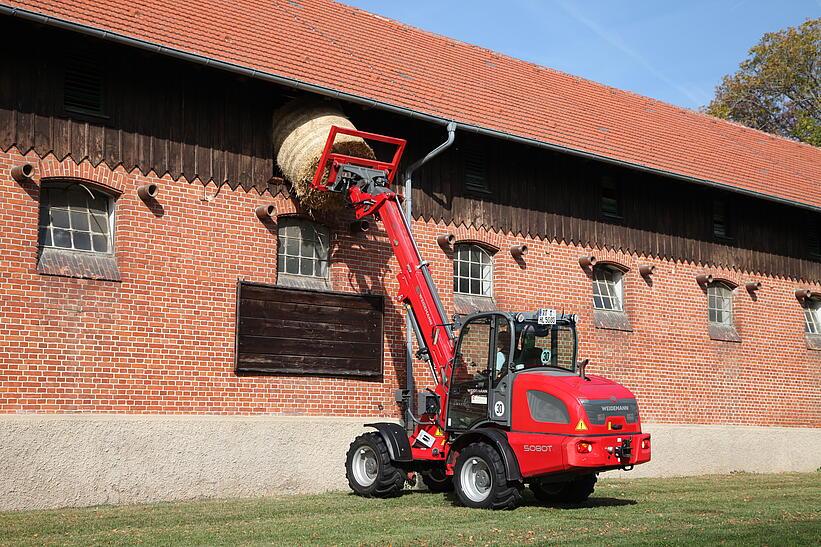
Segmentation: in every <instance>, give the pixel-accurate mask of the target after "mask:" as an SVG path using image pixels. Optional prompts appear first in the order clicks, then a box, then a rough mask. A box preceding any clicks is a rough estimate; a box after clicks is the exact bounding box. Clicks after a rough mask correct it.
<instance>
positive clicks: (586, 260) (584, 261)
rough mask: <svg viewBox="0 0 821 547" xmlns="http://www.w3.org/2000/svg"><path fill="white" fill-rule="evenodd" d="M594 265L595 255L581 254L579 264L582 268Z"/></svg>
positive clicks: (585, 268)
mask: <svg viewBox="0 0 821 547" xmlns="http://www.w3.org/2000/svg"><path fill="white" fill-rule="evenodd" d="M595 265H596V257H595V256H593V255H590V256H582V257H580V258H579V266H581V267H582V269H583V270H587V269H590V268H592V267H593V266H595Z"/></svg>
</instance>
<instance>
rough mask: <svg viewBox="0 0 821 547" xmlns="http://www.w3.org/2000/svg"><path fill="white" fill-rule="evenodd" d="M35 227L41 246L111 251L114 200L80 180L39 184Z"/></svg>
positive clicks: (84, 250) (72, 249) (105, 252)
mask: <svg viewBox="0 0 821 547" xmlns="http://www.w3.org/2000/svg"><path fill="white" fill-rule="evenodd" d="M39 227H40V234H39V238H40V245H41V246H42V247H44V248H55V249H65V250H71V251H82V252H92V253H101V254H111V253H113V252H114V240H113V237H112V234H113V233H114V199H113V197H112V196H110V195H108V194H105V193H103V192H101V191H99V190H96V189H94V188H90V187H88V186H86V185H84V184H80V183H75V182H68V181H66V182H47V183H43V185H42V187H41V188H40V221H39Z"/></svg>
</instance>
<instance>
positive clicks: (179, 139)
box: [0, 18, 281, 192]
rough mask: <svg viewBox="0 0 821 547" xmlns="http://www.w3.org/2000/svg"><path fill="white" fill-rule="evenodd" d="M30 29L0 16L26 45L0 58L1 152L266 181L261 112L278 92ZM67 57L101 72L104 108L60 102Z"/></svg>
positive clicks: (268, 163) (258, 184)
mask: <svg viewBox="0 0 821 547" xmlns="http://www.w3.org/2000/svg"><path fill="white" fill-rule="evenodd" d="M31 30H32V29H31V28H30V25H29V24H27V23H21V22H20V21H19V20H11V19H8V18H3V19H0V32H1V33H2V35H3V36H4V37H5V38H6V40H7V41H8V42H9V43H16V44H25V51H26V53H25V55H23V54H20V53H16V52H15V53H10V54H9V55H7V56H6V58H5V59H4V62H3V63H0V148H2V150H4V151H6V150H8V149H9V148H11V147H12V146H16V147H17V149H18V150H20V152H22V153H24V154H26V153H28V152H30V151H31V150H34V151H35V152H36V153H37V155H38V156H40V157H45V156H47V155H49V154H54V155H55V156H56V157H57V158H58V159H60V160H62V159H64V158H66V157H69V156H70V157H71V158H72V159H73V160H74V161H75V162H78V163H79V162H81V161H83V160H89V161H90V162H91V163H92V164H93V165H95V166H96V165H98V164H100V163H101V162H105V163H106V165H108V166H109V167H111V168H115V167H117V166H119V165H122V166H123V167H124V168H125V169H126V170H127V171H131V170H133V169H135V168H137V169H139V170H140V171H141V172H142V173H143V174H146V173H148V172H149V171H154V172H155V173H157V174H158V175H160V176H162V175H165V174H166V173H167V174H169V175H171V177H173V178H174V179H177V178H179V177H185V178H186V179H187V180H195V179H199V180H200V181H203V182H209V181H214V182H216V183H223V182H226V183H228V184H229V185H230V186H231V188H236V187H237V186H238V185H242V187H243V188H244V189H245V190H250V189H251V188H256V189H257V190H258V191H260V192H262V191H265V190H266V189H268V188H269V184H270V183H271V182H272V177H273V176H274V165H273V156H272V133H271V116H272V113H273V109H274V108H275V106H276V105H277V100H281V97H280V95H278V94H276V93H272V92H271V91H272V90H271V89H270V87H268V86H266V85H264V84H262V83H261V82H257V81H253V80H243V79H240V78H236V77H232V76H229V75H225V74H222V73H220V72H217V71H213V70H207V69H200V68H197V67H195V66H192V65H185V64H183V63H180V62H175V61H171V60H168V59H167V58H165V57H162V56H160V55H155V54H149V53H143V52H137V51H132V50H128V49H126V48H124V47H121V46H116V45H112V44H110V43H99V42H95V41H93V40H91V39H87V38H82V37H78V36H75V35H73V34H70V33H68V32H64V31H55V30H47V29H39V31H37V32H36V35H35V36H36V38H35V37H34V36H33V35H32V33H31ZM55 52H59V53H58V54H55ZM73 57H82V58H84V59H87V60H89V61H90V62H91V64H93V65H94V66H96V67H98V69H99V71H100V73H101V74H102V80H103V113H104V116H102V117H101V116H94V115H83V114H78V113H73V112H69V111H66V110H65V109H64V106H63V77H64V71H65V67H64V64H65V59H67V58H73ZM32 60H35V61H32Z"/></svg>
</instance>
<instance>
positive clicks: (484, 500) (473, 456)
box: [453, 443, 522, 509]
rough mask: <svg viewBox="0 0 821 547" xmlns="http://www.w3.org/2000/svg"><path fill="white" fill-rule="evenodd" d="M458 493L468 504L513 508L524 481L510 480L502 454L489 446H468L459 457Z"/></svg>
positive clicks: (488, 507) (466, 504)
mask: <svg viewBox="0 0 821 547" xmlns="http://www.w3.org/2000/svg"><path fill="white" fill-rule="evenodd" d="M453 477H454V486H455V489H456V496H457V497H458V498H459V502H460V503H461V504H462V505H465V506H467V507H473V508H477V509H513V508H515V507H516V506H517V505H519V502H520V501H521V499H522V484H521V483H519V482H516V481H508V480H507V476H506V475H505V466H504V463H503V462H502V458H501V456H499V453H498V452H497V451H496V449H495V448H493V447H492V446H490V445H487V444H484V443H474V444H470V445H468V446H467V447H466V448H465V449H464V450H462V451H461V452H460V454H459V457H458V458H457V460H456V470H455V472H454V474H453Z"/></svg>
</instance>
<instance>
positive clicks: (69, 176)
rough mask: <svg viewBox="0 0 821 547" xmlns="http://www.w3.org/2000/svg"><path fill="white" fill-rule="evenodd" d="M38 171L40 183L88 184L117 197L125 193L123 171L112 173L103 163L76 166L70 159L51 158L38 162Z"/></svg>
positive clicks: (85, 162) (87, 162)
mask: <svg viewBox="0 0 821 547" xmlns="http://www.w3.org/2000/svg"><path fill="white" fill-rule="evenodd" d="M38 171H39V174H40V181H41V182H49V181H52V180H55V179H61V180H71V181H75V182H82V183H88V184H89V185H91V186H95V187H97V188H99V189H101V190H105V191H107V192H109V193H112V194H114V195H115V196H118V197H119V196H120V195H122V194H123V193H124V192H125V189H126V181H127V179H128V175H127V174H126V173H125V172H124V171H120V170H118V171H112V170H111V169H109V168H108V166H106V165H105V164H104V163H100V164H99V165H98V166H97V167H94V166H92V165H91V162H90V161H88V160H86V161H84V162H82V163H79V164H77V163H74V161H73V160H72V159H71V158H66V159H64V160H63V161H58V160H57V158H54V157H53V156H52V157H48V158H45V159H42V160H40V161H39V170H38Z"/></svg>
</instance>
